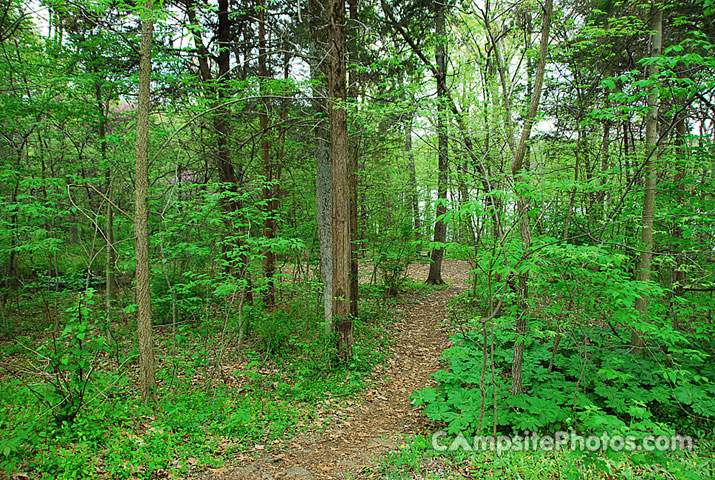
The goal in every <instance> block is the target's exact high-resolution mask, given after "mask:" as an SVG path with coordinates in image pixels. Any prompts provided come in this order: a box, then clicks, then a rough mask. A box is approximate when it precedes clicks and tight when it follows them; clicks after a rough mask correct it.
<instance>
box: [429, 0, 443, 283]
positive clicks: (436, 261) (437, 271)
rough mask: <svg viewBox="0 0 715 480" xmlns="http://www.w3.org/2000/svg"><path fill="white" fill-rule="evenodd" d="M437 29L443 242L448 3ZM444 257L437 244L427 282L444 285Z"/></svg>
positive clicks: (439, 239) (439, 234)
mask: <svg viewBox="0 0 715 480" xmlns="http://www.w3.org/2000/svg"><path fill="white" fill-rule="evenodd" d="M435 22H436V25H435V33H436V34H437V50H436V53H435V64H436V66H437V72H436V73H437V152H438V155H439V161H438V167H437V168H438V173H437V206H436V212H435V218H436V219H437V220H436V221H435V224H434V242H435V243H439V244H443V243H444V242H445V240H446V239H447V226H446V225H445V224H444V221H443V220H442V219H441V218H440V217H442V216H444V215H445V214H446V213H447V169H448V168H449V164H448V158H447V155H448V144H447V124H446V120H447V118H446V115H447V109H446V106H445V103H446V101H447V99H446V95H445V94H446V78H447V41H446V38H445V37H446V28H445V5H444V4H442V3H439V4H437V17H436V19H435ZM443 258H444V248H443V247H442V246H438V247H435V248H433V249H432V251H431V252H430V267H429V274H428V275H427V281H426V283H427V284H428V285H441V284H443V283H444V280H442V259H443Z"/></svg>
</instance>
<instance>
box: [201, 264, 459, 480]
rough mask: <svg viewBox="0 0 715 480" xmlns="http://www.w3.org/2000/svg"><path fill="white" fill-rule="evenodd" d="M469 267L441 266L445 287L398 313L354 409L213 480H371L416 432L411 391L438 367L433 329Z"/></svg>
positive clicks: (414, 271)
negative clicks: (388, 353) (386, 354)
mask: <svg viewBox="0 0 715 480" xmlns="http://www.w3.org/2000/svg"><path fill="white" fill-rule="evenodd" d="M468 271H469V266H468V264H467V263H466V262H463V261H458V260H446V261H445V262H444V265H443V273H442V277H443V278H444V279H445V281H447V282H448V283H449V288H447V289H445V290H440V291H437V292H434V293H431V294H430V295H428V296H427V297H423V298H421V299H420V300H418V301H416V302H413V303H407V304H405V305H403V306H402V307H401V312H400V318H399V319H398V321H397V322H396V324H395V331H396V333H397V335H398V339H397V341H396V342H395V345H394V347H393V353H394V355H393V357H392V358H390V359H389V360H388V361H387V362H386V364H385V365H382V366H379V367H378V368H377V369H376V371H375V376H374V378H376V379H378V380H376V383H375V384H373V385H372V386H371V387H369V388H368V390H367V392H366V393H365V394H364V395H363V396H361V397H360V398H358V399H356V400H355V401H354V402H352V403H348V405H347V406H346V407H344V408H341V409H339V410H335V411H330V412H326V414H327V415H329V417H330V418H331V419H332V422H331V423H330V424H329V425H328V426H327V427H325V429H324V431H322V432H316V431H307V432H305V433H303V434H300V435H298V436H297V437H296V438H294V439H292V440H291V441H290V442H289V444H288V445H287V446H286V449H285V450H283V451H282V452H281V453H280V454H278V455H275V456H272V455H266V456H263V457H260V458H258V459H257V460H255V461H254V462H253V463H252V464H250V465H245V466H240V467H236V468H234V469H233V470H230V471H226V472H224V473H222V474H221V475H220V476H217V477H214V478H216V480H219V479H220V480H244V479H245V480H258V479H301V480H313V479H315V480H318V479H320V480H323V479H345V478H346V477H349V478H350V479H354V478H369V477H371V475H370V472H371V471H373V469H374V467H373V465H374V464H375V463H376V461H377V460H378V459H379V457H380V456H381V455H383V454H384V453H385V452H387V451H388V450H391V449H395V448H399V446H400V440H401V438H403V437H404V436H406V435H408V434H410V433H414V432H417V431H419V430H421V425H422V417H421V415H420V412H419V409H415V408H413V407H412V406H411V405H410V400H409V398H408V397H409V396H410V395H411V394H412V392H413V391H414V390H415V389H416V388H422V387H425V386H428V385H430V383H431V380H430V376H431V375H432V373H434V372H435V371H436V370H438V369H439V368H440V361H439V357H440V355H441V353H442V351H443V350H444V349H445V348H447V347H448V346H449V338H448V335H447V332H445V331H443V330H442V329H441V328H440V327H439V325H440V323H441V322H442V320H444V318H445V316H446V314H447V308H446V304H447V301H448V300H449V298H451V297H452V296H454V295H456V294H457V293H459V292H460V291H462V290H464V289H465V288H466V279H467V273H468ZM409 273H410V277H411V278H413V279H415V280H418V281H419V280H423V279H424V278H426V277H427V266H426V265H415V266H414V267H413V268H411V269H410V272H409Z"/></svg>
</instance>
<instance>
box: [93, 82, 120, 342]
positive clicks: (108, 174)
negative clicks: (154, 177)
mask: <svg viewBox="0 0 715 480" xmlns="http://www.w3.org/2000/svg"><path fill="white" fill-rule="evenodd" d="M97 73H98V72H97ZM95 99H96V100H97V109H98V110H99V115H100V116H99V151H100V156H101V160H102V165H103V166H106V171H105V174H104V182H105V187H104V188H105V192H106V197H107V199H106V200H105V201H106V204H107V207H106V217H105V224H104V249H105V252H104V253H105V262H106V265H105V269H104V272H105V276H104V280H105V288H104V294H105V295H104V299H105V300H104V301H105V308H106V310H107V316H106V319H105V323H106V330H107V331H106V332H105V333H106V335H107V341H110V342H111V341H112V304H113V301H114V296H115V295H114V285H115V275H114V207H112V204H111V203H110V200H111V198H112V168H111V166H110V165H109V164H108V163H107V110H106V108H105V104H104V101H103V99H102V84H101V82H100V81H97V82H96V83H95Z"/></svg>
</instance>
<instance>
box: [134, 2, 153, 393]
mask: <svg viewBox="0 0 715 480" xmlns="http://www.w3.org/2000/svg"><path fill="white" fill-rule="evenodd" d="M153 15H154V6H153V4H152V1H151V0H148V1H147V2H145V3H144V12H143V13H142V17H143V18H142V27H141V32H142V35H141V46H140V51H139V101H138V109H137V138H136V173H135V187H134V188H135V193H136V197H135V202H136V203H135V207H134V208H135V213H134V235H135V238H136V273H135V276H136V300H137V335H138V338H139V389H140V391H141V398H142V401H144V402H147V401H149V400H152V401H156V399H157V396H156V378H155V373H154V368H155V366H154V341H153V336H152V327H151V272H150V269H149V202H148V197H149V111H150V107H151V106H150V88H151V49H152V43H153V34H154V19H153Z"/></svg>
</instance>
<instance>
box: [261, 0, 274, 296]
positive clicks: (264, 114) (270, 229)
mask: <svg viewBox="0 0 715 480" xmlns="http://www.w3.org/2000/svg"><path fill="white" fill-rule="evenodd" d="M259 7H260V8H259V12H258V76H259V77H260V87H259V88H260V92H261V97H262V98H261V107H260V108H261V110H260V112H259V113H258V126H259V128H260V130H261V163H262V165H263V176H264V177H265V180H264V181H265V185H264V186H263V201H264V204H265V210H264V215H265V218H264V220H263V236H264V237H265V239H266V241H267V242H269V243H270V241H271V240H272V239H273V238H275V212H274V211H273V210H272V207H273V206H274V202H273V192H274V188H273V180H274V179H273V170H274V165H273V162H272V161H271V145H270V143H269V141H268V140H269V138H268V112H269V100H268V98H267V88H266V87H267V85H266V82H267V81H268V66H267V62H268V59H267V58H266V57H267V53H266V2H265V0H261V2H260V6H259ZM275 270H276V257H275V253H274V252H273V249H272V247H271V246H267V247H265V248H264V249H263V273H264V274H265V276H266V286H267V289H266V292H265V294H264V297H263V300H264V302H265V305H266V306H267V307H271V306H273V305H275V303H276V285H275V280H274V275H275Z"/></svg>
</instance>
